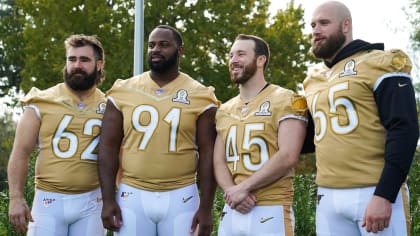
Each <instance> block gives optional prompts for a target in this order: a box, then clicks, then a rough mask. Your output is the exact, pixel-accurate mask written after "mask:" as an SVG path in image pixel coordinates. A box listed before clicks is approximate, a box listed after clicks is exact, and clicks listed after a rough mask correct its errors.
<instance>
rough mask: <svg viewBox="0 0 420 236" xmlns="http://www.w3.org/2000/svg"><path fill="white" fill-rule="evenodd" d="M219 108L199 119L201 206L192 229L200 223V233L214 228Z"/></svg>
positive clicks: (208, 111) (211, 109)
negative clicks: (215, 158)
mask: <svg viewBox="0 0 420 236" xmlns="http://www.w3.org/2000/svg"><path fill="white" fill-rule="evenodd" d="M216 110H217V108H216V107H214V108H210V109H208V110H207V111H205V112H204V113H203V114H201V115H200V116H199V118H198V120H197V144H198V153H199V159H198V176H199V178H198V179H199V181H200V183H199V186H200V192H201V197H200V206H199V209H198V211H197V213H196V215H195V217H194V219H193V222H192V226H191V230H192V231H195V230H196V226H197V224H198V225H199V231H198V234H199V235H210V234H211V232H212V230H213V217H212V215H211V210H212V208H213V201H214V194H215V191H216V186H217V185H216V180H215V178H214V173H213V148H214V140H215V138H216V128H215V124H214V117H215V114H216Z"/></svg>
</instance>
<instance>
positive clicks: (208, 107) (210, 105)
mask: <svg viewBox="0 0 420 236" xmlns="http://www.w3.org/2000/svg"><path fill="white" fill-rule="evenodd" d="M213 107H217V105H216V104H209V105H208V106H206V107H205V108H204V109H203V111H202V112H201V113H200V115H201V114H203V113H204V112H206V111H207V110H209V109H210V108H213Z"/></svg>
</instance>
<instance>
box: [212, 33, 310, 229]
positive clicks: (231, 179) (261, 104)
mask: <svg viewBox="0 0 420 236" xmlns="http://www.w3.org/2000/svg"><path fill="white" fill-rule="evenodd" d="M269 56H270V53H269V48H268V45H267V43H266V42H265V41H264V40H263V39H261V38H259V37H256V36H253V35H243V34H241V35H239V36H238V37H237V38H236V39H235V41H234V43H233V45H232V47H231V49H230V54H229V71H230V77H231V80H232V82H233V83H235V84H237V85H238V87H239V95H237V96H236V97H234V98H232V99H230V100H229V101H227V102H226V103H224V104H222V105H221V106H220V108H219V110H218V111H217V114H216V130H217V138H216V143H215V150H214V169H215V174H216V179H217V182H218V184H219V185H220V187H221V188H222V189H223V191H224V198H225V202H226V204H225V206H224V209H223V213H222V216H223V217H222V219H221V221H220V225H219V229H218V235H219V236H224V235H226V236H228V235H229V236H231V235H249V236H251V235H287V236H289V235H294V232H293V231H294V216H293V209H292V203H293V183H292V180H293V174H294V172H293V167H294V166H295V164H296V163H297V161H298V157H299V154H300V151H301V148H302V145H303V142H304V139H305V134H306V123H307V117H306V115H307V114H306V113H307V107H306V101H305V99H304V97H302V96H300V95H297V94H296V93H294V92H292V91H291V90H288V89H284V88H282V87H280V86H277V85H274V84H270V83H268V82H267V81H266V80H265V78H264V70H265V69H266V68H267V65H268V61H269Z"/></svg>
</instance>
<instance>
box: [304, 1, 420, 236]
mask: <svg viewBox="0 0 420 236" xmlns="http://www.w3.org/2000/svg"><path fill="white" fill-rule="evenodd" d="M311 26H312V53H313V54H314V55H315V56H316V57H318V58H321V59H323V60H324V63H322V64H320V65H317V66H315V67H314V69H313V70H312V71H310V73H309V74H308V77H307V78H306V79H305V81H304V83H303V85H304V90H305V93H306V97H307V101H308V107H309V110H310V113H311V114H312V117H313V119H314V123H315V145H316V166H317V176H316V183H317V185H318V205H317V211H316V231H317V235H322V236H336V235H371V234H370V232H373V233H376V234H375V235H398V236H405V235H409V228H410V227H409V219H410V218H409V212H408V209H409V205H408V204H409V202H408V189H407V184H406V178H407V174H408V171H409V169H410V165H411V162H412V159H413V155H414V152H415V149H416V144H417V139H418V136H419V133H418V120H417V112H416V101H415V97H414V89H413V85H412V78H411V76H410V70H411V67H412V65H411V62H410V59H409V58H408V57H407V55H406V54H405V53H404V52H402V51H401V50H398V49H391V50H388V51H384V45H383V44H382V43H376V44H371V43H368V42H365V41H362V40H358V39H357V40H353V36H352V18H351V14H350V11H349V9H348V8H347V7H346V6H345V5H344V4H342V3H341V2H335V1H330V2H326V3H324V4H321V5H320V6H318V7H317V8H316V9H315V11H314V13H313V16H312V21H311Z"/></svg>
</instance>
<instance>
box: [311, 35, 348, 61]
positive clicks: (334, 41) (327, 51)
mask: <svg viewBox="0 0 420 236" xmlns="http://www.w3.org/2000/svg"><path fill="white" fill-rule="evenodd" d="M345 41H346V37H345V35H344V34H343V32H342V31H341V29H340V30H338V31H337V32H336V33H335V34H333V35H331V36H330V37H328V38H327V39H326V40H325V43H324V44H322V45H319V46H313V45H312V53H313V54H314V55H315V56H316V57H317V58H322V59H328V58H332V57H333V56H334V55H335V54H336V53H337V52H338V50H340V48H341V46H343V44H344V42H345Z"/></svg>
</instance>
